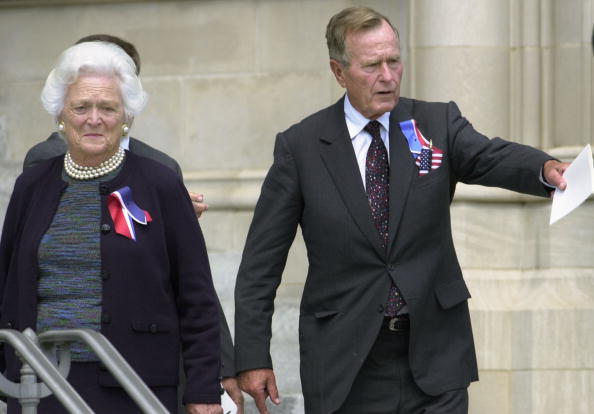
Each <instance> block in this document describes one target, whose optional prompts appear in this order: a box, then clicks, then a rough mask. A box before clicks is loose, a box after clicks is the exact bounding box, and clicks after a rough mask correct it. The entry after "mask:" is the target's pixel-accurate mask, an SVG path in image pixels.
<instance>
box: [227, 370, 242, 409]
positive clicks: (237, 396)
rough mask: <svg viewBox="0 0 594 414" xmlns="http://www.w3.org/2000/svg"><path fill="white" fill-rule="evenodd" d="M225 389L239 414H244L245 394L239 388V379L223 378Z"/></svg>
mask: <svg viewBox="0 0 594 414" xmlns="http://www.w3.org/2000/svg"><path fill="white" fill-rule="evenodd" d="M222 383H223V388H224V389H225V391H227V394H229V397H231V399H232V400H233V402H234V403H235V405H236V406H237V414H243V394H242V392H241V389H240V388H239V384H238V382H237V378H233V377H228V378H223V381H222Z"/></svg>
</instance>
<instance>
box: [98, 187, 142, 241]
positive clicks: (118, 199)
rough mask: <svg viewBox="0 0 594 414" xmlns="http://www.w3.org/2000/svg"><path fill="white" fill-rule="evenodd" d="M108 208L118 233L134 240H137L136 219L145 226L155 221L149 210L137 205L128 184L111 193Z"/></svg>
mask: <svg viewBox="0 0 594 414" xmlns="http://www.w3.org/2000/svg"><path fill="white" fill-rule="evenodd" d="M107 208H108V210H109V214H110V215H111V219H112V220H113V224H114V226H115V231H116V233H118V234H121V235H122V236H125V237H127V238H129V239H132V240H134V241H136V233H135V231H134V221H135V222H137V223H138V224H142V225H144V226H146V225H147V224H148V223H150V222H151V221H153V219H152V218H151V215H150V214H149V212H148V211H146V210H143V209H141V208H140V207H138V205H136V203H135V202H134V200H133V199H132V190H130V187H128V186H126V187H122V188H120V189H119V190H116V191H114V192H113V193H111V194H109V197H108V198H107Z"/></svg>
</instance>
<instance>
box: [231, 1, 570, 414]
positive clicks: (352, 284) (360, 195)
mask: <svg viewBox="0 0 594 414" xmlns="http://www.w3.org/2000/svg"><path fill="white" fill-rule="evenodd" d="M326 39H327V43H328V49H329V53H330V68H331V70H332V72H333V74H334V76H335V77H336V80H337V81H338V83H339V84H340V85H341V86H342V87H344V88H346V95H345V96H344V97H343V98H341V99H340V100H339V101H338V102H337V103H335V104H334V105H332V106H330V107H328V108H326V109H323V110H321V111H319V112H317V113H315V114H313V115H311V116H309V117H308V118H306V119H304V120H303V121H301V122H300V123H298V124H296V125H294V126H292V127H291V128H289V129H288V130H286V131H284V132H282V133H280V134H279V135H278V136H277V139H276V145H275V149H274V163H273V165H272V167H271V169H270V171H269V172H268V175H267V177H266V179H265V181H264V184H263V186H262V192H261V195H260V199H259V201H258V204H257V206H256V210H255V214H254V218H253V222H252V225H251V228H250V231H249V234H248V237H247V241H246V245H245V250H244V253H243V259H242V263H241V265H240V269H239V274H238V277H237V285H236V290H235V301H236V316H235V321H236V324H235V326H236V336H235V339H236V368H237V370H238V371H239V373H240V374H239V384H240V387H241V388H242V389H243V390H244V391H246V392H248V393H249V394H251V395H252V396H253V397H254V399H255V401H256V405H257V406H258V409H259V410H260V413H263V414H264V413H268V411H267V408H266V405H265V400H266V398H267V397H270V398H271V400H272V401H273V402H274V403H276V404H278V403H280V400H279V395H278V391H277V387H276V381H275V376H274V373H273V370H272V363H271V358H270V353H269V349H270V337H271V318H272V313H273V310H274V307H273V301H274V297H275V292H276V288H277V286H278V285H279V283H280V281H281V275H282V272H283V268H284V265H285V260H286V257H287V253H288V250H289V247H290V245H291V243H292V241H293V239H294V236H295V232H296V229H297V226H298V225H300V226H301V230H302V233H303V238H304V240H305V243H306V247H307V253H308V260H309V271H308V275H307V279H306V282H305V287H304V291H303V297H302V301H301V309H300V322H299V340H300V349H301V382H302V388H303V394H304V397H305V409H306V413H308V414H329V413H340V414H345V413H352V414H355V413H356V414H369V413H374V414H380V413H381V414H394V413H405V414H410V413H439V414H450V413H467V411H468V393H467V387H468V385H469V384H470V382H472V381H476V380H477V379H478V374H477V362H476V356H475V351H474V344H473V338H472V330H471V326H470V316H469V311H468V305H467V299H468V298H469V297H470V294H469V292H468V289H467V287H466V284H465V282H464V280H463V278H462V272H461V269H460V266H459V264H458V260H457V258H456V253H455V250H454V245H453V241H452V234H451V224H450V213H449V207H450V202H451V200H452V197H453V195H454V189H455V187H456V183H457V182H464V183H468V184H482V185H487V186H498V187H503V188H507V189H510V190H514V191H519V192H523V193H527V194H534V195H539V196H543V197H547V196H549V193H550V191H551V187H550V186H558V187H560V188H564V187H565V182H564V180H563V177H562V174H563V172H564V171H565V168H567V165H566V164H562V163H560V162H558V161H556V160H553V159H552V157H550V156H548V155H547V154H545V153H543V152H541V151H539V150H537V149H534V148H530V147H527V146H524V145H520V144H516V143H512V142H508V141H504V140H502V139H500V138H495V139H492V140H491V139H488V138H487V137H485V136H483V135H481V134H480V133H478V132H477V131H475V130H474V129H473V127H472V125H471V124H470V123H469V122H468V121H467V120H466V119H465V118H464V117H462V115H461V114H460V111H459V110H458V107H457V106H456V104H455V103H453V102H449V103H430V102H422V101H417V100H413V99H407V98H403V97H400V81H401V79H402V73H403V64H402V61H401V56H400V42H399V36H398V32H397V31H396V29H395V28H394V27H393V26H392V24H391V23H390V21H389V20H388V19H387V18H386V17H385V16H383V15H381V14H379V13H377V12H376V11H374V10H372V9H369V8H362V7H354V8H348V9H345V10H343V11H341V12H340V13H338V14H336V15H335V16H333V17H332V19H331V20H330V22H329V24H328V27H327V31H326ZM545 183H547V184H548V185H545Z"/></svg>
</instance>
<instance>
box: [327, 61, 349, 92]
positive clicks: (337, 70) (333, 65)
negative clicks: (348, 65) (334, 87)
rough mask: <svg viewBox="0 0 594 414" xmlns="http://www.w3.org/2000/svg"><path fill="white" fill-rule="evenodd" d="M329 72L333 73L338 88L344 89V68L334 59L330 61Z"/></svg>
mask: <svg viewBox="0 0 594 414" xmlns="http://www.w3.org/2000/svg"><path fill="white" fill-rule="evenodd" d="M330 70H331V71H332V73H334V77H335V78H336V81H337V82H338V84H339V85H340V86H342V87H343V88H346V83H345V81H344V66H343V65H342V63H340V62H339V61H337V60H336V59H330Z"/></svg>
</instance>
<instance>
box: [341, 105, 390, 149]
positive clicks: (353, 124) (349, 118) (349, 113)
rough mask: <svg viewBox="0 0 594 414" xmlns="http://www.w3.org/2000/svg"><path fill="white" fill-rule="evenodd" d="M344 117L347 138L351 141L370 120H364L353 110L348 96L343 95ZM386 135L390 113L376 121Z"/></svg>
mask: <svg viewBox="0 0 594 414" xmlns="http://www.w3.org/2000/svg"><path fill="white" fill-rule="evenodd" d="M344 116H345V119H346V124H347V128H348V130H349V136H350V137H351V139H354V138H355V137H356V136H357V135H359V133H360V132H361V131H363V128H365V126H366V125H367V124H368V123H369V122H370V121H371V120H370V119H367V118H365V117H364V116H363V115H361V113H360V112H359V111H357V110H356V109H355V107H354V106H353V105H352V104H351V101H350V100H349V95H348V94H345V95H344ZM376 121H378V122H379V123H380V124H381V125H382V126H383V127H384V129H385V130H386V131H388V133H389V132H390V113H389V112H385V113H384V114H382V116H380V117H379V118H377V119H376Z"/></svg>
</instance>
